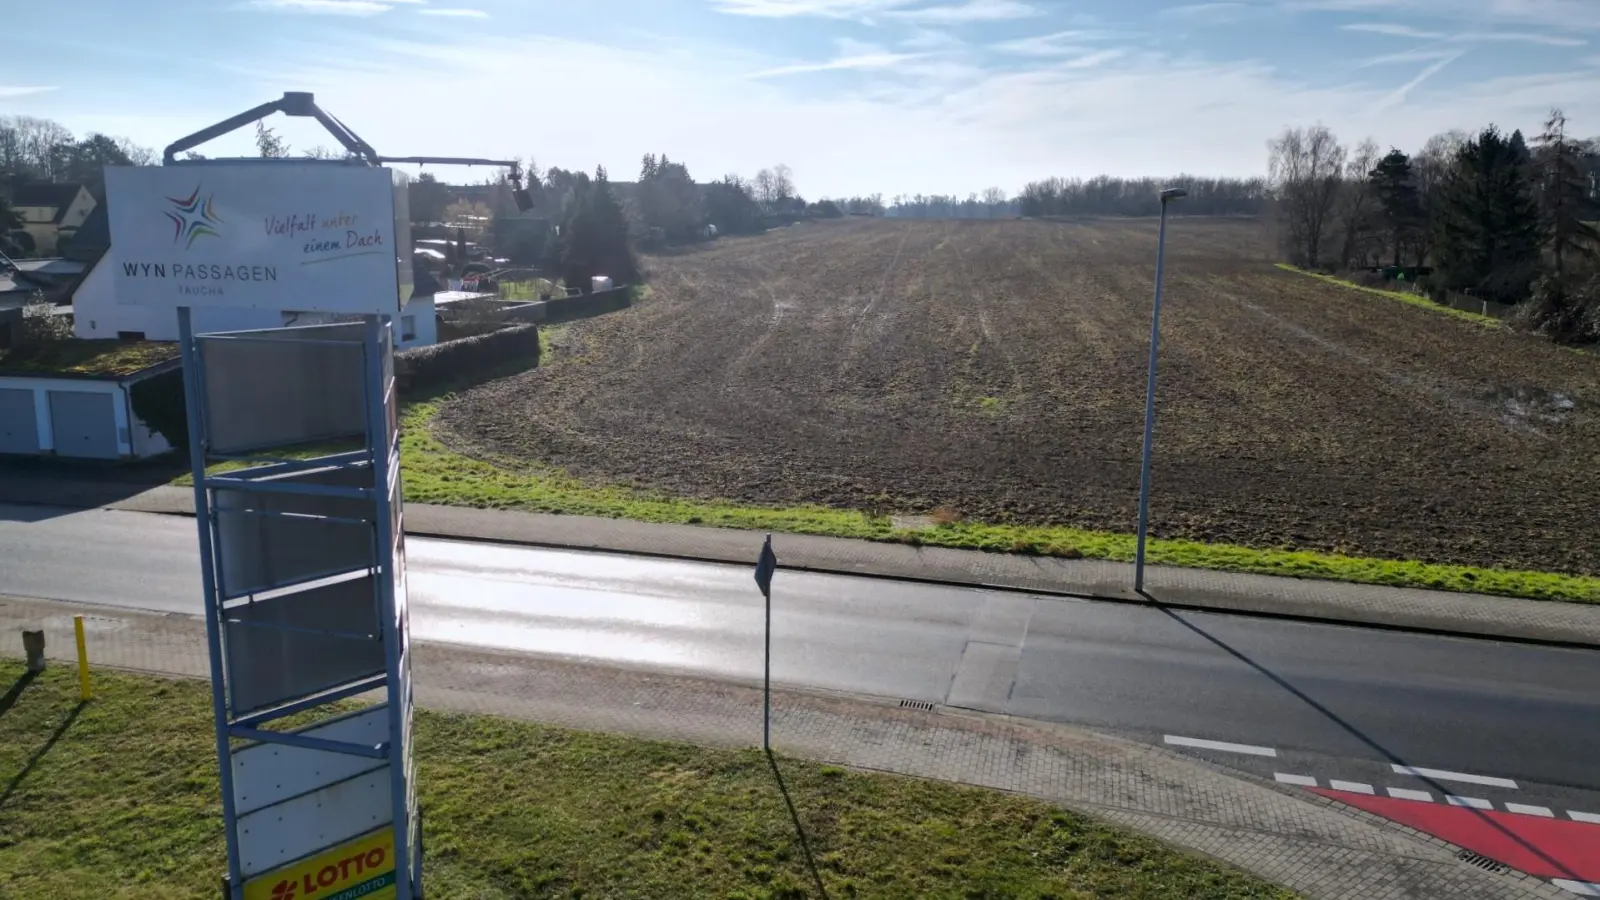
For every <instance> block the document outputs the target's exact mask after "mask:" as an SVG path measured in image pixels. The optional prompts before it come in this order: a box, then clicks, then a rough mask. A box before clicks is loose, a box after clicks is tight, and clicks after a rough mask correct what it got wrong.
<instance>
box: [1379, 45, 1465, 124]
mask: <svg viewBox="0 0 1600 900" xmlns="http://www.w3.org/2000/svg"><path fill="white" fill-rule="evenodd" d="M1466 52H1467V51H1465V50H1461V51H1458V52H1457V53H1455V54H1454V55H1453V56H1447V57H1445V58H1444V59H1441V60H1438V61H1436V62H1435V63H1433V64H1432V65H1430V66H1428V67H1427V68H1425V69H1423V70H1422V71H1421V72H1418V73H1417V76H1416V77H1415V78H1413V79H1411V80H1410V81H1408V82H1406V83H1405V84H1402V85H1400V86H1399V87H1398V88H1395V89H1394V91H1392V92H1391V93H1390V94H1389V95H1388V96H1386V97H1384V98H1383V99H1382V100H1379V101H1378V104H1377V106H1376V107H1375V108H1376V109H1377V110H1378V111H1380V112H1382V111H1384V110H1389V109H1393V108H1395V107H1396V106H1399V105H1400V104H1402V103H1404V102H1406V98H1407V97H1409V96H1411V92H1412V91H1414V90H1416V89H1417V87H1419V86H1420V85H1421V84H1422V83H1423V82H1424V81H1427V80H1428V79H1429V78H1432V77H1433V76H1435V75H1437V74H1439V72H1440V71H1441V70H1442V69H1444V67H1445V66H1448V65H1450V64H1451V63H1453V62H1455V61H1456V60H1458V59H1460V58H1461V56H1462V54H1464V53H1466Z"/></svg>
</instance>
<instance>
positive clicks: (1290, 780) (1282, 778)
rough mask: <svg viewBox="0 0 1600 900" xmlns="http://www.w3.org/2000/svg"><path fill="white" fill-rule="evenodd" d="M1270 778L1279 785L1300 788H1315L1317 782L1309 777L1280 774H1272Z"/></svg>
mask: <svg viewBox="0 0 1600 900" xmlns="http://www.w3.org/2000/svg"><path fill="white" fill-rule="evenodd" d="M1272 777H1274V778H1276V779H1278V783H1279V784H1298V785H1300V786H1301V787H1316V786H1317V780H1316V779H1315V778H1312V777H1311V776H1310V775H1285V774H1283V773H1282V772H1273V773H1272Z"/></svg>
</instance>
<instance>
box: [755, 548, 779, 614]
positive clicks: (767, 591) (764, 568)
mask: <svg viewBox="0 0 1600 900" xmlns="http://www.w3.org/2000/svg"><path fill="white" fill-rule="evenodd" d="M777 570H778V557H777V555H776V554H774V553H773V552H772V535H770V534H769V535H767V542H766V543H764V544H762V545H761V558H760V559H758V560H756V585H757V586H758V587H760V588H761V596H763V597H766V598H767V599H768V600H771V599H772V573H773V572H776V571H777Z"/></svg>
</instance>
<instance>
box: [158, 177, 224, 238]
mask: <svg viewBox="0 0 1600 900" xmlns="http://www.w3.org/2000/svg"><path fill="white" fill-rule="evenodd" d="M167 202H168V203H171V204H172V206H173V208H172V209H169V210H167V218H168V219H169V220H170V221H171V222H172V227H173V232H172V242H173V243H174V244H180V243H181V244H183V246H184V249H185V250H187V249H189V248H190V247H193V246H194V242H195V241H197V240H199V239H200V238H203V237H221V235H220V234H218V233H217V226H219V225H221V224H222V219H221V218H219V217H218V216H217V212H216V210H215V209H213V208H212V207H211V195H210V194H207V195H206V198H205V200H203V201H202V200H201V199H200V185H198V184H197V185H195V186H194V193H192V194H190V195H189V196H188V197H168V198H167Z"/></svg>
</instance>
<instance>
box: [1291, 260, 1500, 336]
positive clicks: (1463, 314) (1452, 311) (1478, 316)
mask: <svg viewBox="0 0 1600 900" xmlns="http://www.w3.org/2000/svg"><path fill="white" fill-rule="evenodd" d="M1275 265H1276V266H1277V268H1280V269H1282V270H1283V271H1285V272H1295V273H1297V274H1300V275H1306V276H1308V277H1311V278H1315V279H1317V280H1318V281H1326V282H1327V283H1329V284H1336V285H1338V286H1339V287H1343V288H1349V289H1351V290H1353V291H1362V292H1364V293H1368V294H1377V295H1378V296H1379V297H1388V298H1389V299H1391V300H1399V301H1400V302H1401V303H1409V304H1411V305H1412V306H1420V307H1422V308H1423V309H1426V310H1430V311H1432V312H1436V313H1443V314H1444V315H1447V316H1454V317H1455V318H1457V319H1461V320H1462V321H1464V322H1472V323H1473V324H1475V325H1482V326H1483V327H1485V328H1499V327H1500V324H1501V323H1500V320H1499V319H1496V318H1495V317H1494V316H1486V315H1484V314H1482V313H1475V312H1468V311H1466V310H1464V309H1456V308H1455V307H1453V306H1444V305H1442V304H1439V303H1435V302H1433V301H1432V300H1429V299H1428V298H1427V297H1424V296H1422V295H1420V294H1413V293H1409V292H1407V291H1386V290H1384V289H1383V288H1375V287H1367V286H1366V285H1364V284H1356V283H1355V282H1353V281H1346V280H1344V279H1343V278H1335V277H1334V276H1332V275H1324V274H1322V273H1321V272H1312V271H1309V270H1307V269H1302V268H1300V267H1298V266H1291V265H1289V264H1288V263H1275Z"/></svg>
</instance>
